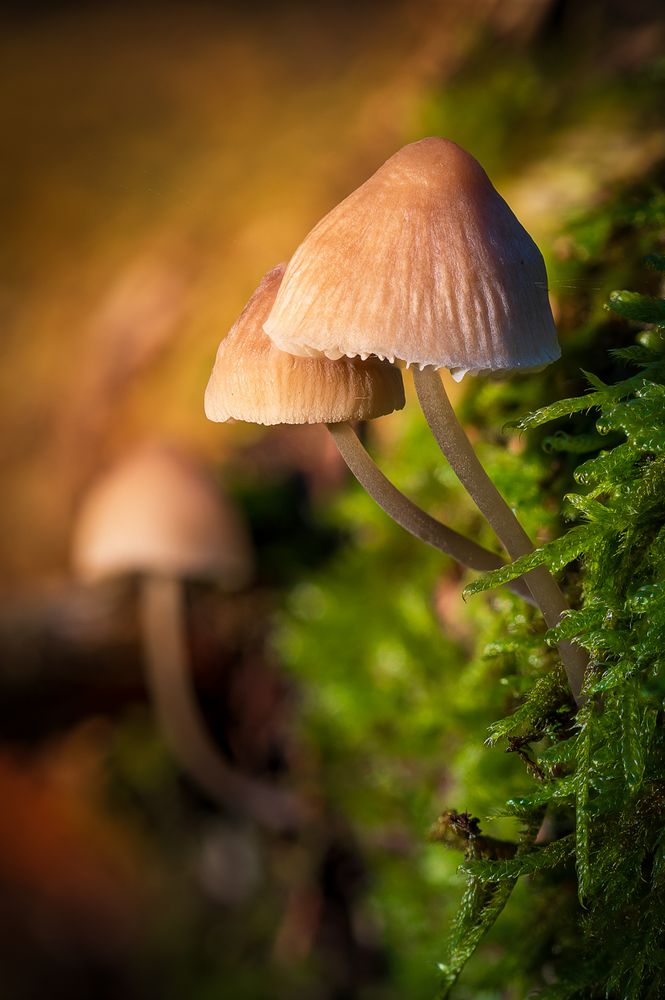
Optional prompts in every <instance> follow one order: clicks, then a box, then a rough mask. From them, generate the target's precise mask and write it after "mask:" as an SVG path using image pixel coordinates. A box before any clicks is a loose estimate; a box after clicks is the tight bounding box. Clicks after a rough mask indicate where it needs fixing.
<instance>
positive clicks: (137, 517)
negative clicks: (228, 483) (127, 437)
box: [72, 444, 294, 827]
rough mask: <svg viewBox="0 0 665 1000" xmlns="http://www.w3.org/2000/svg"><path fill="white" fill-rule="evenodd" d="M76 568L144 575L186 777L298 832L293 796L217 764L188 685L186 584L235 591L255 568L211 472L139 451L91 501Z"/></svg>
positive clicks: (173, 453)
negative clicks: (199, 582) (210, 583)
mask: <svg viewBox="0 0 665 1000" xmlns="http://www.w3.org/2000/svg"><path fill="white" fill-rule="evenodd" d="M72 561H73V564H74V567H75V569H76V570H77V572H78V574H79V575H80V576H81V577H82V578H83V579H85V580H87V581H90V582H95V581H101V580H104V579H108V578H111V577H115V576H120V575H126V574H138V575H139V580H140V612H141V623H142V640H143V645H144V654H145V661H146V670H147V679H148V686H149V689H150V693H151V697H152V700H153V703H154V705H155V709H156V712H157V716H158V720H159V723H160V728H161V729H162V732H163V734H164V738H165V740H166V742H167V744H168V745H169V747H170V749H171V751H172V753H173V754H174V756H175V758H176V759H177V760H178V761H179V763H180V764H181V766H182V767H183V769H184V770H185V771H186V772H188V773H189V774H190V776H191V777H192V778H193V779H194V780H195V781H196V782H197V783H198V785H199V786H200V787H201V788H202V789H204V791H205V792H207V794H208V795H210V796H211V797H212V798H213V799H214V800H217V801H220V802H222V803H224V804H228V803H235V804H236V805H238V806H239V807H240V808H241V809H243V810H244V811H245V812H247V813H248V814H249V815H252V816H253V817H254V818H255V819H258V820H259V821H261V822H263V823H265V824H266V825H270V826H273V827H283V826H290V825H292V823H293V816H294V808H293V803H292V802H291V801H290V797H288V796H286V794H285V793H282V792H281V791H280V790H278V789H271V788H270V787H268V786H265V785H263V784H261V783H259V782H256V781H253V780H251V779H249V778H247V777H245V776H244V775H240V774H239V773H238V772H237V771H235V770H234V769H233V768H231V767H230V766H229V765H228V764H227V763H226V762H225V761H224V760H223V758H222V757H221V756H220V754H219V752H218V750H217V748H216V747H215V744H214V742H213V740H212V739H211V737H210V736H209V734H208V732H207V727H206V723H205V720H204V718H203V716H202V713H201V711H200V709H199V707H198V705H197V703H196V697H195V693H194V690H193V687H192V682H191V678H190V672H189V669H188V667H189V655H188V651H187V632H186V622H185V606H184V587H183V581H185V580H187V579H193V578H199V579H200V578H204V579H213V580H218V581H219V582H220V583H221V584H222V585H223V586H225V587H226V588H227V589H236V588H240V587H242V586H244V585H245V584H246V583H247V582H248V581H249V579H250V577H251V573H252V564H253V558H252V551H251V545H250V541H249V537H248V535H247V531H246V528H245V525H244V522H243V520H242V518H241V517H240V515H239V513H238V511H237V510H236V509H235V508H234V507H233V506H232V504H231V503H230V502H229V501H228V500H227V499H225V497H224V496H223V495H222V494H221V492H220V491H219V490H218V489H217V486H216V484H215V482H214V480H213V479H212V478H211V477H210V476H209V474H208V473H207V471H206V470H205V469H204V468H203V467H201V466H199V465H198V464H197V463H196V462H194V461H192V460H191V459H190V458H189V457H188V456H186V455H184V454H182V453H181V452H180V451H177V450H176V449H174V448H171V447H167V446H164V445H156V444H151V445H147V446H143V447H141V448H139V449H138V450H136V451H135V452H133V453H132V454H131V455H130V456H129V457H128V458H126V459H125V460H124V461H121V462H120V463H119V464H118V465H116V466H115V467H113V468H112V469H111V470H110V471H108V472H107V473H106V474H105V475H103V476H102V477H101V478H100V479H99V480H98V481H97V482H96V483H95V484H94V485H93V487H92V488H91V490H90V491H89V493H88V495H87V496H86V497H85V499H84V503H83V505H82V507H81V510H80V513H79V517H78V521H77V524H76V526H75V532H74V539H73V548H72Z"/></svg>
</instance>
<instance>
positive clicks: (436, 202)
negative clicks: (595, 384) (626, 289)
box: [265, 137, 561, 375]
mask: <svg viewBox="0 0 665 1000" xmlns="http://www.w3.org/2000/svg"><path fill="white" fill-rule="evenodd" d="M265 330H266V332H267V333H268V334H269V336H270V337H271V339H272V340H273V341H274V343H275V344H276V345H277V346H278V347H279V348H281V349H282V350H285V351H290V352H291V353H293V354H299V355H306V356H307V355H317V354H323V355H325V356H326V357H329V358H338V357H342V356H344V355H348V356H351V357H352V356H355V355H358V354H367V353H370V354H375V355H377V356H378V357H380V358H388V359H389V360H391V361H392V360H395V359H397V360H401V361H404V362H406V363H407V364H416V365H419V366H420V367H424V366H426V365H433V366H435V367H437V368H441V367H445V368H450V369H451V370H452V371H453V373H454V374H455V373H457V374H458V375H459V374H460V373H462V374H464V373H465V372H473V373H475V374H478V373H481V372H482V373H485V372H495V371H502V370H503V371H505V372H508V371H513V370H525V369H527V370H528V369H533V368H540V367H543V366H544V365H547V364H549V363H550V362H551V361H554V360H556V358H558V357H559V356H560V353H561V352H560V348H559V345H558V342H557V338H556V330H555V326H554V320H553V318H552V313H551V310H550V306H549V301H548V297H547V274H546V271H545V264H544V262H543V258H542V255H541V253H540V251H539V250H538V247H537V246H536V245H535V243H534V242H533V240H532V239H531V237H530V236H529V234H528V233H527V232H526V230H525V229H524V228H523V226H521V225H520V223H519V222H518V221H517V219H516V218H515V216H514V215H513V213H512V211H511V210H510V208H509V207H508V205H507V204H506V202H505V201H504V200H503V198H501V196H500V195H499V194H498V193H497V192H496V190H495V189H494V187H493V186H492V183H491V181H490V180H489V178H488V176H487V174H486V173H485V171H484V170H483V168H482V167H481V166H480V164H479V163H478V162H477V161H476V160H475V159H474V158H473V157H472V156H471V155H470V154H469V153H466V152H465V151H464V150H463V149H461V148H460V147H459V146H457V145H456V144H455V143H454V142H450V141H448V140H446V139H441V138H436V137H435V138H429V139H422V140H421V141H420V142H414V143H412V144H411V145H408V146H405V147H404V148H403V149H401V150H400V151H399V152H398V153H396V154H395V155H394V156H392V157H391V158H390V159H389V160H387V161H386V163H384V164H383V166H382V167H380V168H379V170H377V171H376V173H375V174H373V176H372V177H370V178H369V180H367V181H366V182H365V183H364V184H363V185H362V186H361V187H359V188H358V189H357V190H356V191H354V192H353V193H352V194H350V195H349V197H348V198H346V199H345V200H344V201H343V202H341V204H339V205H337V207H336V208H334V209H333V210H332V211H331V212H329V213H328V215H326V216H325V218H324V219H322V220H321V222H319V223H318V225H317V226H315V227H314V229H313V230H312V231H311V232H310V234H309V235H308V236H307V237H306V238H305V240H304V242H303V243H301V245H300V247H299V248H298V249H297V250H296V252H295V254H294V255H293V258H292V259H291V262H290V263H289V266H288V268H287V270H286V274H285V276H284V280H283V282H282V286H281V288H280V290H279V293H278V295H277V298H276V301H275V305H274V308H273V310H272V312H271V314H270V316H269V318H268V320H267V321H266V323H265Z"/></svg>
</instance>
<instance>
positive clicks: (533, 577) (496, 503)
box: [413, 368, 588, 705]
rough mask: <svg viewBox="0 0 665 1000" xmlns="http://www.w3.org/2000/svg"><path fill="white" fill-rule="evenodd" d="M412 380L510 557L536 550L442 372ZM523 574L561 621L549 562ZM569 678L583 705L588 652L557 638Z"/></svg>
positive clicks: (560, 600)
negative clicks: (455, 404) (471, 439)
mask: <svg viewBox="0 0 665 1000" xmlns="http://www.w3.org/2000/svg"><path fill="white" fill-rule="evenodd" d="M413 380H414V383H415V387H416V392H417V393H418V400H419V402H420V406H421V408H422V411H423V413H424V415H425V419H426V420H427V423H428V424H429V426H430V429H431V431H432V433H433V435H434V437H435V438H436V440H437V442H438V444H439V447H440V448H441V451H442V452H443V454H444V455H445V456H446V458H447V459H448V461H449V462H450V465H451V467H452V469H453V471H454V472H455V474H456V475H457V477H458V479H459V480H460V482H461V483H462V485H463V486H464V487H465V489H466V490H467V492H468V493H469V496H470V497H471V498H472V500H473V501H474V503H475V504H476V505H477V507H478V508H479V510H480V511H481V512H482V514H483V515H484V516H485V518H486V519H487V521H488V523H489V524H490V526H491V527H492V528H493V529H494V531H495V533H496V535H497V537H498V538H499V540H500V542H501V543H502V545H503V546H504V547H505V549H506V551H507V552H508V554H509V556H510V558H511V559H518V558H519V557H520V556H523V555H528V553H530V552H533V548H534V546H533V545H532V543H531V540H530V539H529V536H528V535H527V534H526V532H525V531H524V528H523V527H522V525H521V524H520V523H519V521H518V520H517V518H516V517H515V515H514V514H513V512H512V510H511V509H510V507H509V506H508V504H507V503H506V501H505V500H504V499H503V497H502V496H501V494H500V493H499V491H498V490H497V488H496V486H495V485H494V483H493V482H492V480H491V479H490V478H489V476H488V475H487V473H486V472H485V470H484V468H483V466H482V465H481V463H480V461H479V459H478V457H477V455H476V453H475V452H474V450H473V448H472V447H471V444H470V442H469V439H468V438H467V436H466V434H465V432H464V429H463V428H462V426H461V424H460V422H459V421H458V419H457V417H456V415H455V411H454V410H453V408H452V406H451V403H450V400H449V399H448V395H447V393H446V390H445V388H444V386H443V382H442V381H441V377H440V376H439V373H438V372H437V371H435V370H434V369H433V368H424V369H422V370H419V369H418V368H414V372H413ZM524 580H525V582H526V585H527V587H528V588H529V590H530V591H531V594H532V595H533V598H534V600H535V602H536V604H537V605H538V607H539V608H540V610H541V612H542V614H543V618H544V619H545V622H546V623H547V625H548V626H549V628H553V627H554V626H555V625H557V624H558V622H559V620H560V618H561V615H562V614H563V612H564V611H567V610H568V604H567V603H566V600H565V598H564V596H563V594H562V593H561V590H560V589H559V586H558V584H557V582H556V580H555V579H554V577H553V576H552V574H551V573H550V572H549V570H548V569H546V567H544V566H540V567H538V569H535V570H532V571H531V572H530V573H527V574H525V576H524ZM558 650H559V654H560V656H561V661H562V663H563V666H564V669H565V671H566V676H567V678H568V683H569V685H570V689H571V691H572V693H573V697H574V698H575V701H576V702H577V704H578V705H580V704H581V703H582V696H581V692H582V685H583V683H584V672H585V669H586V665H587V662H588V659H587V654H586V652H585V651H584V650H583V649H581V648H580V647H579V646H575V645H574V644H573V643H570V642H566V641H562V642H560V643H559V644H558Z"/></svg>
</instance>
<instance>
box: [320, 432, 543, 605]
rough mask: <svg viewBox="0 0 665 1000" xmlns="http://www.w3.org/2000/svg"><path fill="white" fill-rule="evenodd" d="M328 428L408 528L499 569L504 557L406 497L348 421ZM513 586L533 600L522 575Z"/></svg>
mask: <svg viewBox="0 0 665 1000" xmlns="http://www.w3.org/2000/svg"><path fill="white" fill-rule="evenodd" d="M327 426H328V430H329V431H330V433H331V434H332V436H333V439H334V441H335V444H336V445H337V448H338V449H339V452H340V454H341V456H342V458H343V459H344V461H345V462H346V464H347V465H348V467H349V469H350V470H351V472H352V473H353V475H354V476H355V477H356V479H357V480H358V482H359V483H360V485H361V486H362V487H363V489H364V490H365V492H366V493H368V494H369V495H370V496H371V497H372V499H373V500H375V501H376V503H378V505H379V506H380V507H381V508H383V510H384V511H385V512H386V514H388V516H389V517H391V518H392V519H393V521H396V522H397V524H399V525H401V527H402V528H404V529H405V530H406V531H408V532H409V533H410V534H412V535H414V536H415V537H416V538H419V539H420V540H421V541H423V542H426V543H427V544H428V545H432V546H434V548H436V549H439V551H441V552H445V553H446V555H449V556H452V558H453V559H456V560H457V562H459V563H461V564H462V566H468V567H469V569H475V570H479V571H480V572H485V573H486V572H488V571H489V570H493V569H498V568H499V567H500V566H503V565H504V563H503V561H502V560H501V558H500V557H499V556H497V555H495V554H494V552H490V551H489V550H488V549H484V548H483V547H482V545H478V544H477V543H476V542H472V541H471V539H470V538H465V536H464V535H460V534H458V532H457V531H453V529H452V528H448V527H447V526H446V525H445V524H441V522H440V521H437V520H436V519H435V518H433V517H430V515H429V514H426V513H425V511H424V510H421V509H420V507H418V506H417V505H416V504H415V503H413V501H411V500H409V498H408V497H405V496H404V494H403V493H401V492H400V491H399V490H398V489H397V487H396V486H393V484H392V483H391V482H390V480H389V479H387V478H386V477H385V476H384V474H383V473H382V472H381V470H380V469H379V468H378V466H377V465H376V464H375V463H374V461H373V460H372V458H370V456H369V455H368V454H367V452H366V451H365V449H364V447H363V445H362V443H361V442H360V441H359V439H358V436H357V435H356V433H355V432H354V430H353V428H352V427H351V425H350V424H348V423H342V424H328V425H327ZM507 587H508V589H509V590H512V591H513V593H515V594H517V595H518V597H522V598H523V599H524V600H525V601H528V602H529V603H530V604H533V603H534V600H533V597H532V596H531V593H530V591H529V590H528V588H527V586H526V584H525V582H524V580H523V579H522V578H520V579H518V580H513V581H512V582H511V583H509V584H507Z"/></svg>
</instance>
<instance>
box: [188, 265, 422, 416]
mask: <svg viewBox="0 0 665 1000" xmlns="http://www.w3.org/2000/svg"><path fill="white" fill-rule="evenodd" d="M285 267H286V265H285V264H279V265H278V266H277V267H275V268H273V270H272V271H268V273H267V274H266V275H265V276H264V277H263V280H262V281H261V284H260V285H259V287H258V288H257V289H256V291H255V292H254V294H253V295H252V297H251V299H250V300H249V302H248V303H247V305H246V306H245V308H244V310H243V311H242V313H241V314H240V317H239V319H238V320H237V322H236V323H235V325H234V326H233V328H232V329H231V331H230V332H229V333H228V334H227V336H226V337H225V338H224V340H223V341H222V342H221V344H220V345H219V349H218V351H217V358H216V360H215V366H214V368H213V372H212V375H211V376H210V381H209V382H208V387H207V389H206V394H205V412H206V416H207V417H208V419H209V420H216V421H224V420H230V419H235V420H247V421H248V422H250V423H254V424H324V423H327V424H335V423H341V422H342V421H345V420H369V419H372V418H373V417H381V416H383V415H384V414H386V413H392V411H393V410H400V409H401V408H402V407H403V406H404V387H403V385H402V376H401V374H400V372H399V371H398V370H397V369H396V368H393V367H392V366H391V365H389V364H386V363H385V362H383V361H379V360H378V359H377V358H374V359H371V360H369V361H367V362H363V361H359V360H357V359H354V360H351V359H349V358H343V359H341V360H339V361H330V360H328V359H327V358H300V357H298V358H296V357H293V356H292V355H291V354H285V353H284V352H283V351H280V350H278V349H277V348H276V347H275V345H274V344H273V343H272V341H271V340H270V339H269V338H268V337H267V336H266V334H265V333H264V332H263V323H264V322H265V320H266V317H267V316H268V313H269V312H270V310H271V308H272V305H273V303H274V301H275V295H276V294H277V290H278V288H279V285H280V282H281V280H282V276H283V274H284V270H285Z"/></svg>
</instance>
